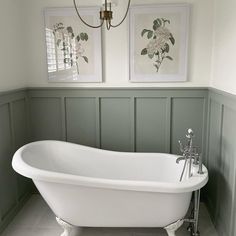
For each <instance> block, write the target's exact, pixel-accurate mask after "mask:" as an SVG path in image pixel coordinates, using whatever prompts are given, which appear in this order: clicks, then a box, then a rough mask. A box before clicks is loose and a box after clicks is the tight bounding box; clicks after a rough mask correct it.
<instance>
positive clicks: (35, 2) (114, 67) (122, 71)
mask: <svg viewBox="0 0 236 236" xmlns="http://www.w3.org/2000/svg"><path fill="white" fill-rule="evenodd" d="M4 1H8V0H4ZM11 1H12V0H11ZM25 1H26V2H27V8H26V11H27V14H26V17H27V24H26V29H27V48H28V54H27V56H25V55H24V56H25V57H26V58H28V60H27V66H28V68H27V72H28V86H45V87H46V86H53V87H55V86H63V87H64V86H68V87H69V86H73V87H82V86H92V87H96V86H98V87H134V86H135V87H136V86H141V87H143V86H148V87H167V86H170V87H179V86H181V87H183V86H186V87H198V86H208V85H209V78H210V75H211V54H212V50H211V49H212V29H213V10H212V6H213V1H214V0H185V2H188V3H190V4H191V22H190V42H189V69H188V82H184V83H130V82H128V79H129V77H128V76H129V61H128V22H127V21H126V22H124V23H123V24H122V25H121V26H120V27H118V28H117V29H111V30H110V31H109V32H106V31H105V32H104V35H103V36H104V42H103V56H104V59H103V60H104V77H105V78H104V83H92V84H91V83H89V84H85V83H76V84H74V83H73V84H70V83H67V84H65V83H57V84H56V83H48V81H47V66H46V48H45V39H44V19H43V9H44V8H45V7H63V6H64V7H68V6H72V0H69V1H68V0H25ZM79 2H80V3H81V4H86V5H100V3H101V2H102V1H101V0H80V1H79ZM178 2H179V3H182V2H183V1H182V0H170V1H167V0H166V1H163V0H162V1H160V0H132V1H131V3H132V4H144V3H145V4H151V3H178ZM126 4H127V0H118V7H116V8H115V9H114V11H116V12H115V13H114V14H118V15H123V14H124V11H125V8H126Z"/></svg>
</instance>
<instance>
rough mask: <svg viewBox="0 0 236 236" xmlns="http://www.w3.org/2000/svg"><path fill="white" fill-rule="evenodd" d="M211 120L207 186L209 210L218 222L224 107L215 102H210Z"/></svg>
mask: <svg viewBox="0 0 236 236" xmlns="http://www.w3.org/2000/svg"><path fill="white" fill-rule="evenodd" d="M209 113H210V118H209V127H208V128H209V144H208V145H209V148H208V155H207V157H208V158H207V164H208V171H209V175H210V176H211V178H210V179H209V182H208V185H207V196H206V197H207V199H208V200H210V201H209V203H210V205H209V210H210V212H211V215H212V216H213V217H214V220H216V218H217V215H218V210H219V204H220V203H219V199H218V197H217V196H218V192H219V191H220V188H219V185H218V179H219V178H220V175H219V173H220V172H219V170H220V166H221V127H222V121H221V116H222V105H221V104H220V103H218V102H216V101H214V100H211V101H210V110H209Z"/></svg>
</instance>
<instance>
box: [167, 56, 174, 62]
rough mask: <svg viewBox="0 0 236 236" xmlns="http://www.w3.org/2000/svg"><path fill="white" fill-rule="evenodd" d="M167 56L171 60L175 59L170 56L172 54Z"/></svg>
mask: <svg viewBox="0 0 236 236" xmlns="http://www.w3.org/2000/svg"><path fill="white" fill-rule="evenodd" d="M165 58H167V59H169V60H171V61H173V60H174V59H173V58H172V57H170V56H166V57H165Z"/></svg>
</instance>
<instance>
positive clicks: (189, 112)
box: [171, 97, 206, 153]
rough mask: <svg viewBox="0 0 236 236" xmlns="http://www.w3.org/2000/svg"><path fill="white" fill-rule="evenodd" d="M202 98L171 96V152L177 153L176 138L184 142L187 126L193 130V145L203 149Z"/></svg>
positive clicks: (203, 109)
mask: <svg viewBox="0 0 236 236" xmlns="http://www.w3.org/2000/svg"><path fill="white" fill-rule="evenodd" d="M204 111H205V108H204V98H185V97H182V98H173V99H172V118H171V120H172V122H171V152H172V153H179V144H178V140H181V141H182V142H183V143H184V142H185V140H186V139H185V138H184V137H185V135H186V133H187V129H188V128H192V129H193V130H194V132H195V136H196V137H195V138H194V145H196V146H199V147H200V151H202V150H203V142H202V139H203V135H204V134H203V123H204V122H206V121H205V115H204Z"/></svg>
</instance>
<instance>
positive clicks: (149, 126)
mask: <svg viewBox="0 0 236 236" xmlns="http://www.w3.org/2000/svg"><path fill="white" fill-rule="evenodd" d="M166 122H167V99H166V98H137V100H136V151H137V152H167V151H168V150H167V146H166V127H167V125H166Z"/></svg>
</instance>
